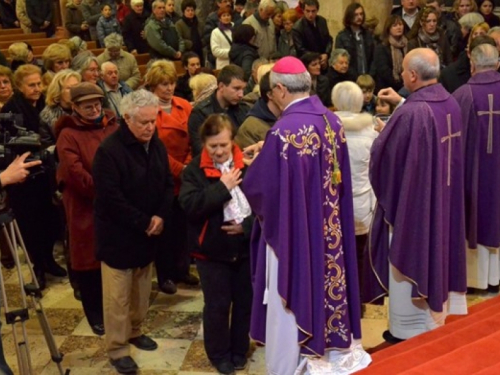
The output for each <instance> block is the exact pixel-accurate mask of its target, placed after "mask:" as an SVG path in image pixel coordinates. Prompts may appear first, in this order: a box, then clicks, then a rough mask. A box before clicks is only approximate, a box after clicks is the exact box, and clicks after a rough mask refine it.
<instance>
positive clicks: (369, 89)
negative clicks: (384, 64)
mask: <svg viewBox="0 0 500 375" xmlns="http://www.w3.org/2000/svg"><path fill="white" fill-rule="evenodd" d="M356 84H357V85H358V86H359V87H360V88H361V91H363V112H368V113H371V114H372V115H374V114H375V102H376V101H377V97H376V96H375V95H373V91H374V90H375V80H374V79H373V78H372V76H371V75H369V74H361V75H360V76H359V77H358V79H357V80H356Z"/></svg>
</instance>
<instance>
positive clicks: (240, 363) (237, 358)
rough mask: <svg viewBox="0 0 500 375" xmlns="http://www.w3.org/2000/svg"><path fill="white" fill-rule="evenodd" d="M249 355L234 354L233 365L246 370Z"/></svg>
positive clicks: (236, 368) (237, 368)
mask: <svg viewBox="0 0 500 375" xmlns="http://www.w3.org/2000/svg"><path fill="white" fill-rule="evenodd" d="M247 363H248V360H247V357H245V356H243V355H233V365H234V369H235V370H244V369H245V367H247Z"/></svg>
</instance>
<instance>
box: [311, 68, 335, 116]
mask: <svg viewBox="0 0 500 375" xmlns="http://www.w3.org/2000/svg"><path fill="white" fill-rule="evenodd" d="M311 94H316V95H318V97H319V99H320V100H321V103H323V105H324V106H325V107H327V108H328V107H331V106H332V90H331V89H330V82H329V80H328V78H327V77H326V76H324V75H319V76H318V77H316V88H315V89H314V90H313V92H312V93H311Z"/></svg>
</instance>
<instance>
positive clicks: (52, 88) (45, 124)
mask: <svg viewBox="0 0 500 375" xmlns="http://www.w3.org/2000/svg"><path fill="white" fill-rule="evenodd" d="M81 80H82V76H81V75H80V73H78V72H75V71H74V70H70V69H64V70H61V71H59V72H57V73H56V74H55V75H54V77H53V78H52V81H51V82H50V85H49V86H48V88H47V95H46V97H45V104H46V105H45V108H44V109H43V110H42V112H40V136H41V141H42V144H43V145H46V146H49V145H53V144H55V142H56V139H55V133H54V127H55V125H56V122H57V120H58V119H59V117H61V116H63V115H71V113H72V110H71V98H70V94H69V91H70V89H71V87H73V86H76V85H77V84H78V83H80V82H81Z"/></svg>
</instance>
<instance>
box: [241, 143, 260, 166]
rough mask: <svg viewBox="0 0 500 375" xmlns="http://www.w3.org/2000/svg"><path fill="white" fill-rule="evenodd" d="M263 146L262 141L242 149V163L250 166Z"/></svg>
mask: <svg viewBox="0 0 500 375" xmlns="http://www.w3.org/2000/svg"><path fill="white" fill-rule="evenodd" d="M263 146H264V141H260V142H257V143H254V144H253V145H250V146H247V147H245V148H244V149H243V163H245V165H250V164H252V161H253V160H254V159H255V158H256V157H257V155H259V152H260V151H261V150H262V147H263Z"/></svg>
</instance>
